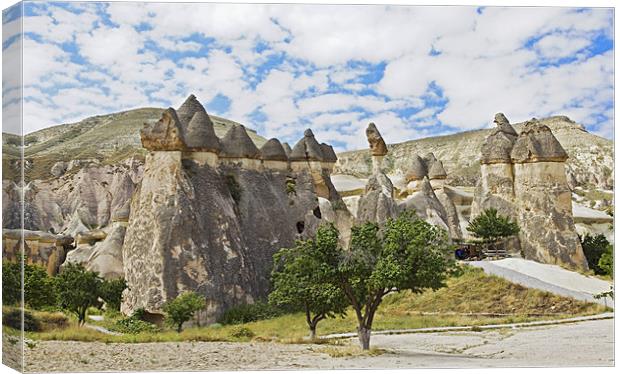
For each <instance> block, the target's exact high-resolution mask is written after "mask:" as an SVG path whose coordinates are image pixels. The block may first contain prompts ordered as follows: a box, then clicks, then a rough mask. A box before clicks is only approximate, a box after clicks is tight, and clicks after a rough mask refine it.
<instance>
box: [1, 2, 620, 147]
mask: <svg viewBox="0 0 620 374" xmlns="http://www.w3.org/2000/svg"><path fill="white" fill-rule="evenodd" d="M22 21H23V28H24V37H23V39H21V38H20V37H19V25H20V23H21V22H22ZM613 26H614V25H613V10H612V9H608V8H596V9H588V8H560V7H536V8H531V7H530V8H528V7H513V8H506V7H467V6H450V7H431V6H425V7H422V6H383V5H361V6H353V5H344V6H338V5H259V4H197V3H194V4H178V3H177V4H175V3H62V2H37V3H25V6H24V14H23V17H21V15H20V12H19V11H8V12H5V13H4V16H3V30H4V36H3V54H4V56H5V60H6V59H7V58H10V56H16V55H17V54H18V53H19V50H20V48H21V47H22V46H23V77H24V81H23V95H24V108H23V110H24V131H25V132H26V133H29V132H33V131H36V130H39V129H42V128H45V127H49V126H52V125H56V124H61V123H70V122H75V121H79V120H81V119H84V118H86V117H88V116H92V115H98V114H106V113H111V112H118V111H122V110H127V109H132V108H139V107H162V108H163V107H169V106H172V107H175V108H176V107H178V106H179V105H180V104H181V103H182V102H183V100H184V99H185V98H186V97H187V96H188V95H189V94H192V93H193V94H195V95H196V96H197V98H198V99H199V100H200V101H201V102H202V103H203V105H204V106H205V108H206V109H207V111H208V113H210V114H214V115H218V116H222V117H226V118H229V119H231V120H234V121H237V122H241V123H243V124H245V125H246V126H247V127H249V128H253V129H255V130H257V131H258V133H259V134H261V135H263V136H265V137H267V138H270V137H277V138H279V139H281V140H282V141H288V142H291V143H294V142H295V141H296V140H297V139H299V138H300V137H301V136H302V134H303V131H304V129H306V128H312V130H313V131H314V133H315V135H316V137H317V139H318V140H319V141H321V142H328V143H330V144H333V145H334V147H335V148H336V150H337V151H343V150H348V149H360V148H366V147H367V143H366V138H365V136H364V129H365V127H366V126H367V124H368V123H369V122H375V123H376V124H377V126H378V128H379V130H380V131H381V132H382V134H383V136H384V138H385V139H386V141H387V142H388V143H396V142H402V141H406V140H411V139H416V138H422V137H427V136H434V135H443V134H450V133H454V132H459V131H466V130H473V129H479V128H488V127H491V126H492V120H493V116H494V114H495V113H497V112H503V113H505V114H506V116H507V117H508V119H509V120H510V121H511V122H521V121H524V120H527V119H530V118H532V117H537V118H542V117H546V116H551V115H567V116H569V117H570V118H571V119H573V120H574V121H576V122H578V123H581V124H583V125H585V126H586V128H587V129H588V130H589V131H590V132H593V133H595V134H597V135H600V136H604V137H607V138H610V139H612V138H613V123H614V118H613V110H614V107H613V95H614V87H613V74H614V65H613ZM4 75H5V78H4V81H3V96H4V99H3V110H4V111H5V112H6V114H5V118H7V117H10V116H11V115H16V114H17V113H19V107H18V105H17V104H18V100H16V98H17V97H18V94H19V92H20V91H19V89H17V87H18V86H19V80H18V79H19V75H18V74H14V75H11V74H8V75H7V74H6V73H5V74H4Z"/></svg>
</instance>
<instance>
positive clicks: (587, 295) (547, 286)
mask: <svg viewBox="0 0 620 374" xmlns="http://www.w3.org/2000/svg"><path fill="white" fill-rule="evenodd" d="M510 260H514V259H510ZM501 261H505V260H501ZM521 261H522V262H523V265H527V262H531V261H526V260H521ZM467 264H468V265H471V266H475V267H479V268H482V269H483V270H484V271H485V272H486V273H488V274H493V275H497V276H499V277H502V278H505V279H507V280H509V281H511V282H513V283H517V284H520V285H522V286H524V287H529V288H536V289H539V290H543V291H548V292H551V293H554V294H557V295H562V296H568V297H572V298H574V299H577V300H583V301H588V302H593V303H598V304H601V305H607V306H611V307H613V305H614V303H613V300H612V299H611V298H603V299H598V300H597V299H595V298H594V297H593V296H594V294H595V293H598V292H602V291H599V290H598V289H597V290H596V291H594V292H592V291H591V292H587V291H585V290H579V291H578V290H575V289H574V288H569V286H567V285H565V283H566V282H565V281H564V280H562V279H557V281H554V280H553V277H550V276H549V274H545V280H542V279H540V278H538V277H535V276H532V275H528V274H525V273H524V272H521V271H517V270H513V269H511V268H509V267H507V266H502V265H500V261H470V262H467ZM533 266H537V267H539V266H540V264H533ZM547 267H548V268H547V270H549V272H551V271H553V270H556V269H553V267H552V265H547ZM556 271H557V270H556ZM562 272H566V273H572V277H573V278H574V280H573V282H579V281H580V279H581V280H582V281H583V282H585V281H586V280H587V279H589V277H586V276H583V275H581V274H579V273H573V272H569V271H567V270H563V269H562ZM562 275H564V276H566V275H565V274H562ZM552 282H553V283H552ZM601 282H603V281H601ZM603 290H604V291H607V290H608V288H603ZM597 291H598V292H597Z"/></svg>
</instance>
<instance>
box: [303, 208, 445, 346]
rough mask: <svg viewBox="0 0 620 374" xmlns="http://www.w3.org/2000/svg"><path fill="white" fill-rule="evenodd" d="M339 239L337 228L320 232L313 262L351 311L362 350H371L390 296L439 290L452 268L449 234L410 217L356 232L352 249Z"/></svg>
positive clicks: (407, 214) (364, 226)
mask: <svg viewBox="0 0 620 374" xmlns="http://www.w3.org/2000/svg"><path fill="white" fill-rule="evenodd" d="M338 235H339V234H338V230H337V229H336V228H335V227H334V226H333V225H331V224H328V225H324V226H321V227H320V228H319V230H318V232H317V235H316V247H315V249H316V250H315V256H316V259H317V260H318V261H320V262H321V266H323V267H325V269H326V270H325V271H326V272H329V273H331V277H332V282H333V283H334V284H335V285H337V286H338V287H339V288H340V289H341V290H342V291H343V293H344V294H345V296H346V298H347V300H348V302H349V303H350V305H351V306H352V308H353V310H354V312H355V315H356V318H357V323H358V327H357V332H358V338H359V341H360V345H361V346H362V349H369V348H370V334H371V331H372V325H373V322H374V317H375V314H376V312H377V309H378V307H379V305H380V304H381V302H382V301H383V298H384V297H385V296H386V295H387V294H388V293H390V292H399V291H403V290H411V291H413V292H422V291H423V290H424V289H427V288H431V289H437V288H440V287H442V286H444V281H445V279H446V277H447V274H448V272H449V270H450V269H451V264H453V261H451V260H450V259H449V253H450V251H451V245H449V242H448V237H447V234H446V232H445V231H443V230H441V229H439V228H437V227H435V226H432V225H430V224H428V223H427V222H424V221H422V220H420V219H419V218H418V217H416V216H415V214H414V213H413V212H411V211H406V212H404V213H402V214H401V215H400V216H399V217H398V218H396V219H390V220H388V221H387V222H386V223H385V226H384V227H383V229H382V230H380V229H379V227H378V226H377V225H376V224H374V223H365V224H362V225H359V226H355V227H353V228H352V232H351V243H350V248H348V249H343V248H342V247H340V246H339V245H338Z"/></svg>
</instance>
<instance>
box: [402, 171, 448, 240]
mask: <svg viewBox="0 0 620 374" xmlns="http://www.w3.org/2000/svg"><path fill="white" fill-rule="evenodd" d="M400 205H401V208H402V209H406V210H415V212H416V214H417V215H418V216H419V217H420V218H422V219H423V220H425V221H427V222H429V223H430V224H432V225H435V226H438V227H440V228H442V229H444V230H446V231H447V232H450V226H449V222H448V214H447V213H446V210H445V208H444V207H443V205H442V204H441V202H440V201H439V199H438V198H437V195H435V192H434V191H433V187H432V186H431V183H430V181H429V180H428V178H427V177H424V179H423V180H422V182H421V183H420V188H419V190H418V191H416V192H414V193H412V194H411V195H409V196H408V197H407V198H406V199H405V200H404V201H403V202H402V203H401V204H400Z"/></svg>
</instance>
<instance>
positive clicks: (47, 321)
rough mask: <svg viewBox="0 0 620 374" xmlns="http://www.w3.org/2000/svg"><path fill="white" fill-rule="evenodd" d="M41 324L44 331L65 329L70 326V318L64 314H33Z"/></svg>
mask: <svg viewBox="0 0 620 374" xmlns="http://www.w3.org/2000/svg"><path fill="white" fill-rule="evenodd" d="M33 316H34V317H35V319H36V320H38V321H39V322H40V323H41V328H42V330H52V329H63V328H65V327H67V326H68V325H69V318H68V317H67V316H66V315H65V314H64V313H62V312H33Z"/></svg>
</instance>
